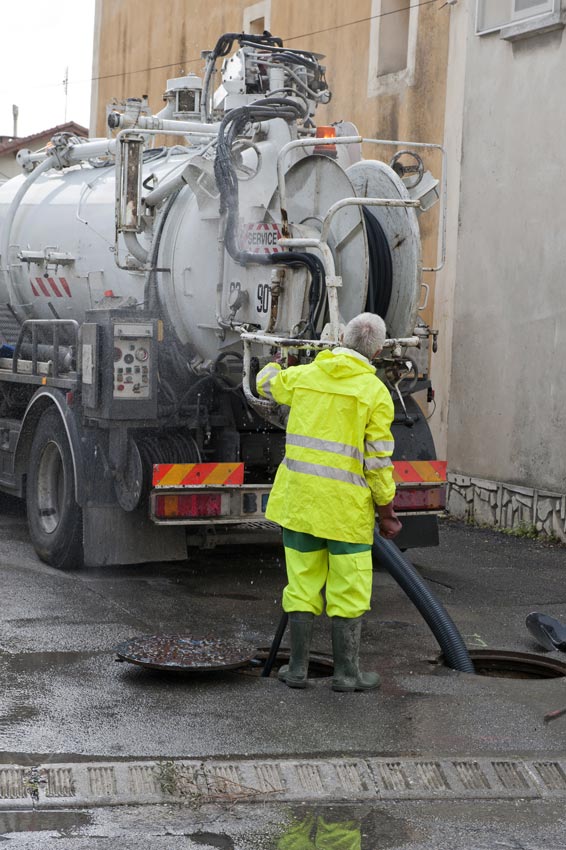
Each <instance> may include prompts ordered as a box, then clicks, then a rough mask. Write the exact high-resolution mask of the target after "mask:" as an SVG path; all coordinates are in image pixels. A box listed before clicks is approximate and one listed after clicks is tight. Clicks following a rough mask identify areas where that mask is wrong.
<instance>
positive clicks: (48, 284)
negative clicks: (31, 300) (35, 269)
mask: <svg viewBox="0 0 566 850" xmlns="http://www.w3.org/2000/svg"><path fill="white" fill-rule="evenodd" d="M29 282H30V284H31V291H32V292H33V294H34V295H35V297H36V298H41V297H42V296H45V298H53V297H55V298H72V297H73V294H72V292H71V287H70V286H69V284H68V282H67V280H66V278H64V277H36V278H31V277H30V279H29Z"/></svg>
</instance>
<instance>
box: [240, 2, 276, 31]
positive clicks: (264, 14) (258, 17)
mask: <svg viewBox="0 0 566 850" xmlns="http://www.w3.org/2000/svg"><path fill="white" fill-rule="evenodd" d="M270 28H271V0H262V2H261V3H254V4H253V6H246V8H245V9H244V27H243V29H244V32H248V33H250V34H251V35H263V32H264V30H269V29H270Z"/></svg>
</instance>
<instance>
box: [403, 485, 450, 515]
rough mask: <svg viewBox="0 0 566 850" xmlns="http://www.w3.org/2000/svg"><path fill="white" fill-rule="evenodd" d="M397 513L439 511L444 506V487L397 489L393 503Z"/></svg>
mask: <svg viewBox="0 0 566 850" xmlns="http://www.w3.org/2000/svg"><path fill="white" fill-rule="evenodd" d="M393 506H394V508H395V510H397V511H439V510H443V508H444V507H445V506H446V487H415V488H410V487H399V488H398V490H397V493H396V494H395V501H394V503H393Z"/></svg>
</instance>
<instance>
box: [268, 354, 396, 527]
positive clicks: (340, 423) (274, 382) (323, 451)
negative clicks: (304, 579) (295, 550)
mask: <svg viewBox="0 0 566 850" xmlns="http://www.w3.org/2000/svg"><path fill="white" fill-rule="evenodd" d="M256 385H257V389H258V392H259V394H260V395H262V396H263V397H264V398H269V399H272V400H274V401H276V402H277V403H278V404H284V405H288V406H289V407H290V408H291V412H290V414H289V421H288V423H287V439H286V445H285V457H284V458H283V461H282V463H281V465H280V466H279V469H278V470H277V475H276V476H275V482H274V484H273V489H272V491H271V494H270V496H269V501H268V504H267V511H266V517H267V519H270V520H272V521H273V522H277V523H278V524H279V525H282V526H283V527H284V528H290V529H291V530H293V531H302V532H305V533H306V534H313V535H314V536H315V537H322V538H325V539H329V540H342V541H345V542H347V543H372V542H373V531H374V525H375V509H374V502H375V504H377V505H387V504H389V502H391V501H392V500H393V497H394V496H395V484H394V482H393V465H392V463H391V455H392V454H393V446H394V443H393V437H392V435H391V423H392V421H393V401H392V400H391V395H390V393H389V390H388V389H387V388H386V386H385V385H384V384H383V383H382V382H381V381H380V380H379V378H377V376H376V374H375V369H374V367H373V366H372V365H371V363H370V362H369V360H367V359H366V358H365V357H363V356H362V355H361V354H358V353H357V352H356V351H352V350H351V349H348V348H335V349H333V350H332V351H322V352H321V353H320V354H319V355H317V357H316V358H315V360H314V361H313V362H312V363H310V364H309V365H307V366H291V367H290V368H288V369H285V370H282V369H281V366H280V365H279V364H278V363H268V365H267V366H265V367H264V368H263V369H262V370H261V372H260V373H259V374H258V376H257V381H256Z"/></svg>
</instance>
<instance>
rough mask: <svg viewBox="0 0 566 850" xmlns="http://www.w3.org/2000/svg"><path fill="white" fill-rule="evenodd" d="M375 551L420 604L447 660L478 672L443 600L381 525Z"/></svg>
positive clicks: (470, 670) (376, 538) (419, 608)
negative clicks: (388, 537)
mask: <svg viewBox="0 0 566 850" xmlns="http://www.w3.org/2000/svg"><path fill="white" fill-rule="evenodd" d="M372 554H373V557H374V559H375V560H376V561H378V562H379V563H380V564H381V565H383V566H384V567H385V569H386V570H387V572H388V573H389V574H390V575H391V576H392V577H393V578H394V579H395V581H396V582H397V584H398V585H399V586H400V587H401V589H402V590H403V591H404V592H405V593H406V594H407V596H408V597H409V599H410V600H411V602H412V603H413V605H414V606H415V607H416V608H417V610H418V612H419V614H420V615H421V616H422V618H423V619H424V621H425V622H426V624H427V625H428V627H429V628H430V630H431V631H432V633H433V635H434V637H435V638H436V640H437V641H438V644H439V646H440V648H441V650H442V652H443V655H444V658H445V660H446V664H447V665H448V666H449V667H451V668H452V669H453V670H459V671H460V672H462V673H475V672H476V671H475V669H474V664H473V662H472V659H471V658H470V654H469V652H468V650H467V648H466V645H465V643H464V640H463V638H462V635H461V634H460V632H459V631H458V629H457V628H456V625H455V624H454V621H453V620H452V618H451V617H450V615H449V614H448V612H447V611H446V609H445V608H444V606H443V605H442V603H441V602H440V600H438V599H437V598H436V596H435V595H434V594H433V593H432V592H431V591H430V590H429V588H428V587H427V586H426V584H425V583H424V581H423V580H422V578H421V577H420V575H419V574H418V572H417V571H416V569H415V568H414V567H413V565H412V564H411V563H410V562H409V561H408V560H407V559H406V558H405V557H404V556H403V555H402V554H401V552H400V550H399V549H398V548H397V546H396V545H395V543H393V542H392V541H391V540H386V539H385V538H384V537H381V535H380V534H379V531H378V530H377V529H376V531H375V534H374V542H373V550H372Z"/></svg>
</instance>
